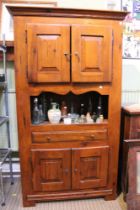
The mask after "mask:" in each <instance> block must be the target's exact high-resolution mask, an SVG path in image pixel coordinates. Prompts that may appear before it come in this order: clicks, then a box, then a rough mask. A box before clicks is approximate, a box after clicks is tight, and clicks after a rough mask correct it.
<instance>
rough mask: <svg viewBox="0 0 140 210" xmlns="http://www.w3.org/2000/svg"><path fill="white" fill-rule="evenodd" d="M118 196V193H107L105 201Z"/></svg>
mask: <svg viewBox="0 0 140 210" xmlns="http://www.w3.org/2000/svg"><path fill="white" fill-rule="evenodd" d="M116 198H117V194H116V193H113V194H111V195H107V196H105V197H104V199H105V201H110V200H115V199H116Z"/></svg>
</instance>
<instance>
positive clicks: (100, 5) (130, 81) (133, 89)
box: [0, 0, 140, 151]
mask: <svg viewBox="0 0 140 210" xmlns="http://www.w3.org/2000/svg"><path fill="white" fill-rule="evenodd" d="M44 1H45V0H44ZM48 1H49V0H48ZM57 2H58V6H60V7H70V8H85V9H86V8H87V9H103V10H104V9H105V10H106V9H112V8H111V7H112V5H113V9H115V10H120V9H121V0H77V1H75V0H58V1H57ZM4 25H5V26H6V24H4ZM3 30H5V32H6V31H7V29H6V28H4V29H3ZM122 63H123V65H122V105H125V104H132V103H140V59H123V62H122ZM7 68H8V92H9V93H8V95H9V112H10V135H11V144H12V149H13V150H14V151H18V132H17V120H16V91H15V79H14V78H15V75H14V63H13V62H8V64H7ZM2 72H3V70H2V63H1V62H0V73H2ZM114 94H115V93H114ZM3 112H4V102H3V96H2V95H1V94H0V114H1V113H3ZM6 138H7V135H6V127H5V125H3V126H1V127H0V147H6V146H7V145H6V142H7V141H6Z"/></svg>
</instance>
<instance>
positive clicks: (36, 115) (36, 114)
mask: <svg viewBox="0 0 140 210" xmlns="http://www.w3.org/2000/svg"><path fill="white" fill-rule="evenodd" d="M32 122H33V124H39V123H40V121H39V109H38V98H35V99H34V106H33V115H32Z"/></svg>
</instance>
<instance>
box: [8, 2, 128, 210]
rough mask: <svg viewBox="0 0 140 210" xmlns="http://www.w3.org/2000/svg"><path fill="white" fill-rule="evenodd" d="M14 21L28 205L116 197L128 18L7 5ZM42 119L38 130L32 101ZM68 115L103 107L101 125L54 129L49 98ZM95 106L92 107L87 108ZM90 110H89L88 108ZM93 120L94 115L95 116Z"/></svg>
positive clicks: (23, 174) (25, 202)
mask: <svg viewBox="0 0 140 210" xmlns="http://www.w3.org/2000/svg"><path fill="white" fill-rule="evenodd" d="M8 9H9V11H10V12H11V13H12V15H13V16H14V35H15V45H14V46H15V72H16V89H17V112H18V130H19V151H20V162H21V181H22V193H23V205H24V206H33V205H35V203H36V202H39V201H47V200H64V199H76V198H90V197H91V198H92V197H104V198H105V199H115V197H116V185H117V170H118V169H117V168H118V150H119V134H120V132H119V127H120V104H121V101H120V93H121V56H122V54H121V52H122V49H121V48H122V22H121V21H122V20H123V19H124V17H125V15H126V13H124V12H114V11H97V10H80V9H79V10H78V9H62V8H28V7H23V8H22V7H16V6H8ZM36 97H37V98H38V100H39V103H42V104H43V107H44V110H43V111H44V113H45V114H46V115H45V120H44V122H42V123H38V124H34V123H33V120H32V117H33V116H32V114H33V102H34V99H35V98H36ZM52 98H53V101H55V102H58V103H59V105H60V104H61V102H62V101H63V100H65V101H66V103H67V104H68V110H69V112H72V108H73V105H74V108H75V110H76V111H75V112H76V113H78V111H77V110H78V108H79V103H84V105H85V108H86V110H87V111H86V112H90V113H91V112H92V114H93V113H94V111H95V112H96V111H97V109H99V105H100V106H101V107H102V115H103V118H104V119H103V120H102V121H101V122H97V121H95V122H93V121H91V122H87V121H78V122H76V121H74V122H73V121H72V123H70V124H65V123H64V122H63V121H61V122H59V123H57V124H51V123H50V122H49V121H48V116H47V111H48V109H49V103H50V101H51V100H52ZM89 107H90V108H89ZM89 109H90V110H89ZM93 115H94V114H93Z"/></svg>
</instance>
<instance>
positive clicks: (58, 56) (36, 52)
mask: <svg viewBox="0 0 140 210" xmlns="http://www.w3.org/2000/svg"><path fill="white" fill-rule="evenodd" d="M27 33H28V37H27V38H28V39H27V40H28V53H27V55H28V79H29V81H30V82H68V81H70V63H69V62H70V60H69V54H70V28H69V26H62V25H61V26H60V25H44V24H40V25H39V24H37V25H28V26H27Z"/></svg>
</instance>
